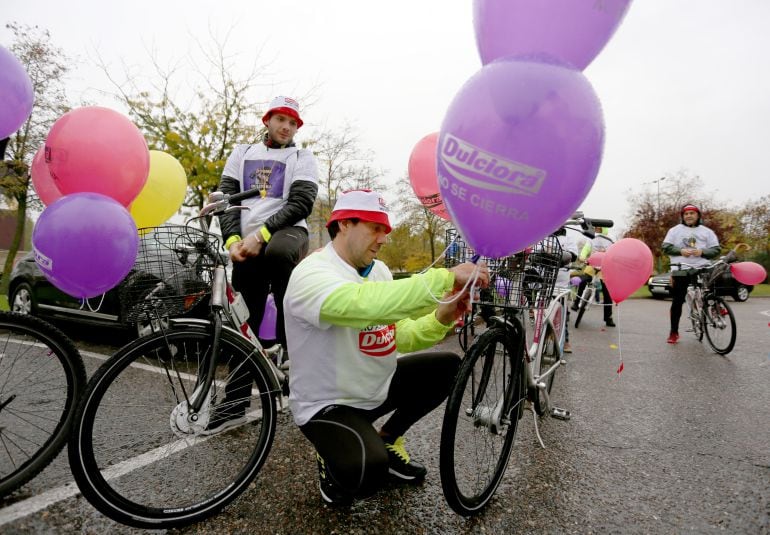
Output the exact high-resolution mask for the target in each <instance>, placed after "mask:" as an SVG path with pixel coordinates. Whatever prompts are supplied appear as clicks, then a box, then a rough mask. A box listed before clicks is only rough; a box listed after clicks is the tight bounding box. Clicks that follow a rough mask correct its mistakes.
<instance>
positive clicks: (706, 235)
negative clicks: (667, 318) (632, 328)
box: [662, 204, 721, 344]
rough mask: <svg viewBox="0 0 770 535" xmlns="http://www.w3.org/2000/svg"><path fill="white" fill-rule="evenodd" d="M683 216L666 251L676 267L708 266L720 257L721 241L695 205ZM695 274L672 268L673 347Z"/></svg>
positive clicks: (665, 240) (667, 240)
mask: <svg viewBox="0 0 770 535" xmlns="http://www.w3.org/2000/svg"><path fill="white" fill-rule="evenodd" d="M680 216H681V223H679V224H678V225H676V226H674V227H671V228H670V229H669V230H668V232H667V233H666V237H665V238H663V247H662V250H663V252H664V253H665V254H667V255H669V258H670V261H671V263H672V264H674V263H686V264H688V265H690V266H692V267H695V268H697V267H702V266H705V265H708V263H709V261H708V259H710V258H716V257H717V256H718V255H719V252H720V250H721V248H720V246H719V238H717V235H716V234H715V233H714V231H713V230H711V229H710V228H708V227H707V226H705V225H703V224H702V221H701V211H700V208H698V207H697V206H695V205H694V204H686V205H685V206H683V207H682V210H681V211H680ZM692 273H693V272H692V270H690V269H687V268H685V267H681V268H679V267H677V266H671V296H672V300H671V330H670V331H669V334H668V339H667V340H666V342H668V343H669V344H676V343H677V342H678V341H679V318H680V317H681V316H682V305H683V304H684V300H685V296H686V295H687V286H688V285H689V282H690V276H692Z"/></svg>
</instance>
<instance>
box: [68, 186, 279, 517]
mask: <svg viewBox="0 0 770 535" xmlns="http://www.w3.org/2000/svg"><path fill="white" fill-rule="evenodd" d="M257 193H258V192H257ZM253 194H254V192H253V191H247V192H243V193H239V194H234V195H223V194H221V193H219V192H217V193H216V194H212V196H210V200H211V201H212V202H211V203H210V204H208V205H207V206H205V207H204V208H203V210H202V211H201V213H200V215H199V216H198V217H197V218H195V220H197V221H204V219H203V218H205V217H207V216H209V215H218V214H220V213H223V212H224V211H226V210H230V209H237V208H238V207H231V205H230V203H233V202H235V201H237V200H241V199H244V198H246V197H248V196H249V195H253ZM192 222H193V220H190V221H188V223H187V225H185V226H182V227H181V228H177V229H176V232H177V234H176V236H175V237H174V238H173V239H172V240H169V243H171V244H173V245H172V249H173V251H174V253H175V254H176V255H178V256H179V261H178V262H176V263H174V262H168V261H167V260H165V261H164V264H163V266H162V268H163V270H164V276H163V278H162V280H161V281H160V282H155V283H154V284H155V286H154V287H152V289H151V290H149V291H146V290H145V291H144V292H139V293H138V294H137V295H141V298H139V301H138V302H135V303H130V304H129V305H130V306H131V307H132V309H133V314H135V315H137V316H141V315H146V314H151V315H153V316H154V317H155V319H158V320H159V321H157V322H155V323H154V325H156V327H157V329H158V331H157V332H155V333H154V334H151V335H148V336H145V337H143V338H140V339H137V340H135V341H134V342H132V343H130V344H129V345H127V346H125V347H123V348H122V349H120V350H118V352H117V353H116V354H115V355H114V356H112V357H111V358H110V359H109V360H107V361H106V362H105V363H104V364H103V365H102V366H101V367H100V368H99V369H98V370H97V371H96V373H95V374H94V376H93V377H92V379H91V380H90V381H89V383H88V386H87V389H86V392H85V394H84V395H83V399H82V402H81V403H80V405H79V407H78V411H77V414H76V418H75V424H74V431H73V433H72V438H71V440H70V443H69V446H70V447H69V460H70V466H71V469H72V473H73V475H74V477H75V481H76V482H77V484H78V487H79V488H80V490H81V491H82V493H83V496H84V497H85V498H86V499H87V500H88V501H89V502H91V504H93V505H94V507H96V509H98V510H99V511H100V512H102V513H103V514H105V515H106V516H108V517H109V518H111V519H113V520H115V521H118V522H121V523H124V524H127V525H130V526H135V527H141V528H154V529H159V528H170V527H178V526H183V525H187V524H191V523H193V522H198V521H200V520H203V519H205V518H208V517H210V516H212V515H214V514H216V513H217V512H219V511H220V510H221V509H222V508H224V507H225V506H226V505H227V504H229V503H230V502H231V501H232V500H234V499H235V498H236V497H237V496H238V495H240V494H241V493H242V492H243V491H245V490H246V489H247V488H248V485H249V483H250V482H251V481H252V480H253V479H254V478H255V477H256V476H257V474H258V473H259V471H260V469H261V468H262V466H263V464H264V462H265V460H266V458H267V455H268V454H269V452H270V448H271V446H272V443H273V439H274V437H275V427H276V419H277V411H278V409H277V403H278V402H280V406H281V409H283V406H284V405H283V404H284V400H283V397H282V394H284V393H286V392H287V385H288V378H287V376H286V374H285V373H284V372H283V370H282V369H281V368H280V365H279V364H280V362H279V360H278V359H277V358H276V362H274V361H273V358H274V357H276V355H271V354H268V351H267V350H265V349H264V348H263V347H262V346H261V344H260V342H259V340H258V339H257V338H256V336H254V333H253V332H252V331H251V329H250V328H249V326H248V324H247V323H246V318H247V316H248V309H246V307H245V304H243V301H242V299H241V298H240V295H239V294H237V293H236V292H235V291H234V290H233V289H232V287H231V286H230V283H229V281H228V279H227V276H226V273H225V260H226V258H223V255H222V254H221V253H220V250H221V249H220V245H219V239H218V238H217V237H216V236H214V235H212V234H209V233H208V232H206V231H205V230H200V229H196V228H195V227H194V226H192ZM202 226H203V227H205V224H204V225H202ZM164 256H165V257H166V259H167V258H168V255H164ZM155 260H156V259H154V258H147V259H141V258H139V259H137V262H143V261H144V262H154V261H155ZM155 267H156V268H158V267H160V266H155ZM201 281H205V282H207V285H208V287H209V289H210V291H207V288H204V287H203V286H202V285H201ZM205 295H210V302H209V307H210V313H209V318H208V319H194V318H173V317H172V316H173V313H174V312H175V311H176V310H178V309H179V307H181V306H188V305H189V304H190V302H191V301H195V300H198V299H202V298H203V296H205ZM161 318H162V319H163V321H160V319H161ZM234 392H240V393H242V394H243V397H239V398H235V397H226V396H227V394H228V393H230V394H231V396H232V395H233V393H234ZM236 409H238V410H240V415H239V416H238V417H237V418H235V419H233V420H231V421H230V423H232V424H235V425H232V426H231V427H229V428H227V429H224V430H222V431H221V432H218V433H212V432H210V431H208V429H207V427H208V425H209V423H210V422H211V421H212V419H214V418H215V417H216V416H217V414H223V411H230V412H229V414H230V415H236V412H237V411H236Z"/></svg>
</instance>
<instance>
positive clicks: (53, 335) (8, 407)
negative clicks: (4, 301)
mask: <svg viewBox="0 0 770 535" xmlns="http://www.w3.org/2000/svg"><path fill="white" fill-rule="evenodd" d="M85 384H86V372H85V368H84V366H83V359H82V357H81V356H80V352H79V351H78V350H77V348H75V345H74V344H73V343H72V341H71V340H70V339H69V338H67V336H66V335H65V334H64V333H62V332H61V331H60V330H59V329H57V328H56V327H54V326H53V325H51V324H50V323H48V322H45V321H43V320H41V319H38V318H35V317H32V316H28V315H25V314H17V313H12V312H0V496H5V495H7V494H10V493H11V492H13V491H14V490H16V489H18V488H19V487H21V486H22V485H24V484H25V483H26V482H28V481H29V480H31V479H32V478H33V477H35V476H36V475H38V474H39V473H40V472H41V471H42V470H43V469H44V468H45V467H46V466H48V465H49V464H50V463H51V461H52V460H53V459H54V458H55V457H56V456H57V455H58V454H59V452H60V451H61V449H62V448H63V447H64V444H65V443H66V441H67V437H68V435H69V432H70V429H71V426H72V422H73V419H74V415H75V406H76V404H77V401H78V399H79V397H80V395H81V394H82V392H83V390H84V388H85Z"/></svg>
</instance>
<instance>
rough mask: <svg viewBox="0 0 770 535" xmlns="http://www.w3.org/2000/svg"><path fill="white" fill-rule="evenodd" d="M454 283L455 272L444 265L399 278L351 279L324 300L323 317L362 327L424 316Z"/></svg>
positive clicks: (322, 319)
mask: <svg viewBox="0 0 770 535" xmlns="http://www.w3.org/2000/svg"><path fill="white" fill-rule="evenodd" d="M453 285H454V273H452V272H451V271H449V270H447V269H444V268H438V269H429V270H428V271H427V272H425V273H420V274H417V275H412V276H411V277H409V278H407V279H401V280H395V281H378V282H374V281H372V282H364V283H363V284H358V283H355V282H350V283H347V284H343V285H341V286H339V287H338V288H336V289H335V290H334V291H333V292H331V293H330V294H329V296H328V297H327V298H326V299H325V300H324V302H323V304H322V305H321V313H320V319H321V321H325V322H327V323H331V324H332V325H340V326H343V327H354V328H358V329H362V328H364V327H368V326H370V325H389V324H391V323H397V322H401V321H402V320H404V319H405V318H420V317H421V316H424V315H426V314H428V313H431V314H432V313H433V311H435V309H436V299H441V298H442V297H443V295H444V294H445V293H446V292H448V291H449V290H451V289H452V286H453ZM434 320H435V316H434Z"/></svg>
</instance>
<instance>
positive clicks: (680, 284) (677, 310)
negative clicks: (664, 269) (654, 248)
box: [671, 273, 691, 333]
mask: <svg viewBox="0 0 770 535" xmlns="http://www.w3.org/2000/svg"><path fill="white" fill-rule="evenodd" d="M690 277H691V275H689V274H686V273H683V274H682V275H680V276H677V277H675V276H672V277H671V332H672V333H679V318H681V317H682V305H683V304H684V300H685V297H686V296H687V286H689V284H690Z"/></svg>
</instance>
